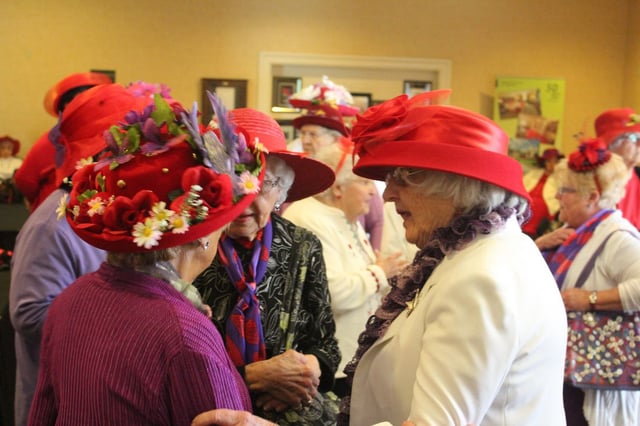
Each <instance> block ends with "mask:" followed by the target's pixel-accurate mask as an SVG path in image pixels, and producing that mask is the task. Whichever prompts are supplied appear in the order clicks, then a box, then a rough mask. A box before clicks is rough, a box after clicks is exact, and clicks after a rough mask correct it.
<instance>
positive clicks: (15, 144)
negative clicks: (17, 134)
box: [0, 136, 20, 155]
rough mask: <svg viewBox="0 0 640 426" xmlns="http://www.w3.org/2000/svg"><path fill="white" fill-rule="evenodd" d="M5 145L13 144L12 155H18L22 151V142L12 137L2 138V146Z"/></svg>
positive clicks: (0, 137) (0, 141)
mask: <svg viewBox="0 0 640 426" xmlns="http://www.w3.org/2000/svg"><path fill="white" fill-rule="evenodd" d="M5 143H9V144H11V155H16V154H17V153H18V151H20V141H19V140H18V139H14V138H12V137H11V136H0V145H3V144H5Z"/></svg>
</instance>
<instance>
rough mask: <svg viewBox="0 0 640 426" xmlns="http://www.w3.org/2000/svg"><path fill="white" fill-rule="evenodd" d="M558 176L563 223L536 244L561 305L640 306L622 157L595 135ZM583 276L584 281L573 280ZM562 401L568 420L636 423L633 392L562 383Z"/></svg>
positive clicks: (639, 395)
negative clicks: (623, 208) (624, 209)
mask: <svg viewBox="0 0 640 426" xmlns="http://www.w3.org/2000/svg"><path fill="white" fill-rule="evenodd" d="M555 173H556V177H557V180H558V185H559V188H558V193H557V194H558V195H557V197H558V200H559V201H560V220H561V221H562V222H564V223H566V227H565V228H562V229H558V230H556V231H554V232H552V233H550V234H546V235H543V236H541V237H539V238H538V239H537V240H536V243H537V245H538V247H540V248H541V249H543V250H544V251H543V253H544V255H545V257H546V258H547V262H548V264H549V268H550V269H551V272H552V273H553V274H554V277H555V279H556V281H557V283H558V286H559V287H560V290H561V295H562V300H563V302H564V306H565V309H566V310H567V311H582V312H585V311H593V310H598V311H622V310H624V311H625V312H630V311H638V310H640V279H639V277H640V235H639V234H638V232H637V231H636V229H635V227H634V226H633V225H632V224H631V223H630V222H629V221H628V220H626V219H625V218H623V217H622V214H621V212H620V211H619V210H617V209H616V204H617V203H618V202H619V201H620V199H621V197H622V196H623V194H624V188H625V185H626V182H627V179H628V168H627V166H626V165H625V163H624V161H623V160H622V158H621V157H619V156H618V155H617V154H612V153H611V152H609V151H607V147H606V144H605V143H604V142H603V141H602V140H599V139H592V140H588V141H585V142H584V143H583V144H581V145H580V147H579V150H578V151H577V152H574V153H572V154H571V155H570V156H569V160H568V161H566V160H563V161H561V162H560V163H559V164H558V166H557V167H556V172H555ZM619 231H626V232H619ZM600 247H602V249H601V250H602V251H601V252H599V254H597V255H596V257H595V259H593V263H590V261H589V260H590V258H591V257H592V256H593V255H594V254H595V253H596V252H597V250H598V249H599V248H600ZM585 268H590V269H588V270H586V271H585ZM585 273H586V275H583V274H585ZM581 276H585V277H586V278H585V279H584V281H582V282H578V281H579V278H580V277H581ZM578 287H579V288H578ZM622 344H628V343H627V342H622ZM605 350H606V349H605ZM614 356H615V355H614ZM564 401H565V413H566V416H567V424H568V425H587V424H589V425H592V426H594V425H636V424H640V392H638V391H628V390H600V389H578V388H576V387H573V386H572V385H570V384H565V389H564Z"/></svg>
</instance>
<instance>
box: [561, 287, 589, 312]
mask: <svg viewBox="0 0 640 426" xmlns="http://www.w3.org/2000/svg"><path fill="white" fill-rule="evenodd" d="M589 293H591V292H590V291H589V290H582V289H581V288H570V289H568V290H564V291H562V292H560V295H561V296H562V302H563V303H564V308H565V310H567V311H588V310H589V309H590V308H591V304H590V303H589Z"/></svg>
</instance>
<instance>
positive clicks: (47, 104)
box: [44, 72, 113, 117]
mask: <svg viewBox="0 0 640 426" xmlns="http://www.w3.org/2000/svg"><path fill="white" fill-rule="evenodd" d="M110 83H113V81H111V79H110V78H109V76H107V75H106V74H103V73H99V72H82V73H77V74H71V75H69V76H67V77H65V78H63V79H62V80H60V81H59V82H58V83H56V84H55V85H54V86H53V87H52V88H50V89H49V90H48V91H47V93H46V94H45V96H44V109H45V111H47V112H48V113H49V114H51V115H52V116H54V117H57V116H58V112H59V111H60V101H61V100H62V97H63V96H64V95H65V94H66V93H68V92H70V91H71V90H74V89H79V88H87V89H88V88H91V87H93V86H98V85H100V84H110Z"/></svg>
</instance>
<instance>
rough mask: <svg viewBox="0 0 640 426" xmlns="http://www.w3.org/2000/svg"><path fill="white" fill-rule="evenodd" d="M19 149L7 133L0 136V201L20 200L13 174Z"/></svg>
mask: <svg viewBox="0 0 640 426" xmlns="http://www.w3.org/2000/svg"><path fill="white" fill-rule="evenodd" d="M19 151H20V141H19V140H17V139H14V138H12V137H10V136H8V135H7V136H0V203H8V204H11V203H13V202H16V201H18V202H19V201H20V194H19V191H17V190H16V186H15V174H16V171H17V170H18V169H19V168H20V167H21V165H22V158H20V157H18V152H19ZM3 247H4V245H3Z"/></svg>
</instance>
